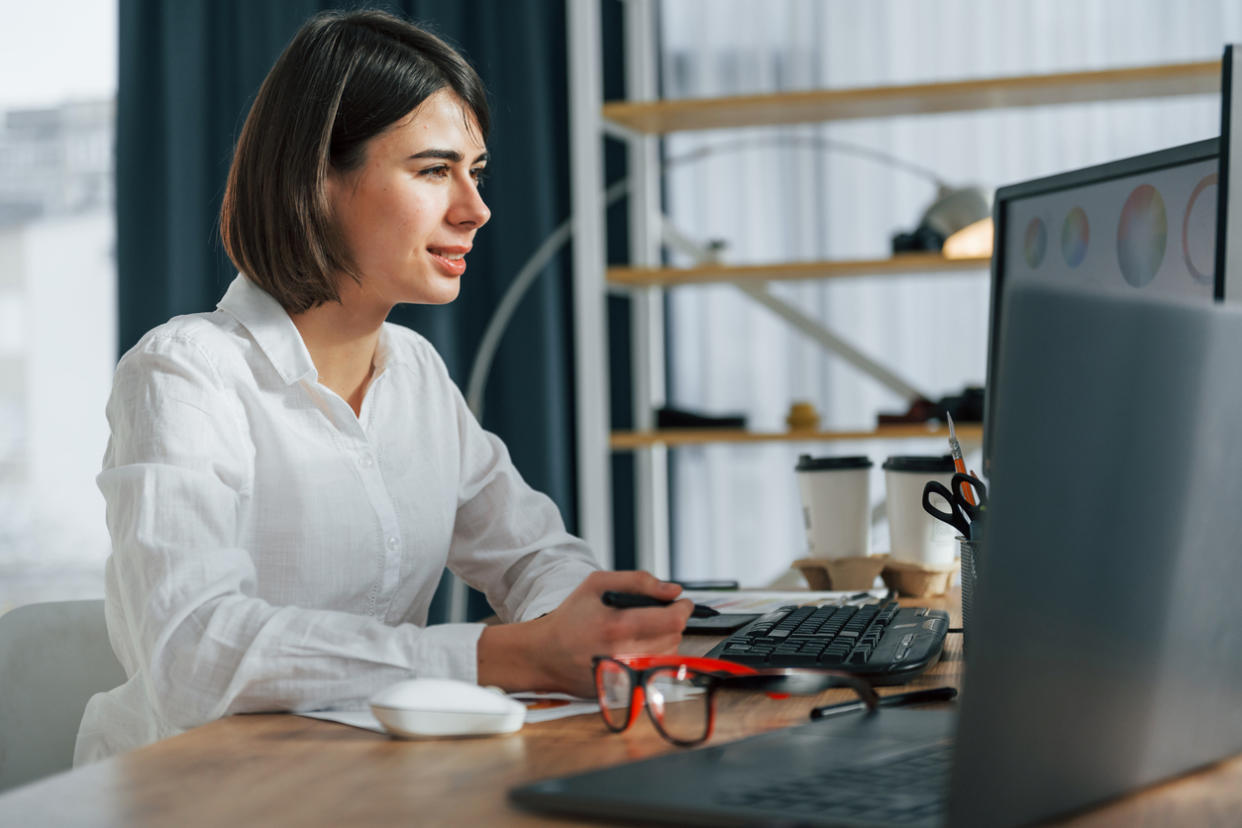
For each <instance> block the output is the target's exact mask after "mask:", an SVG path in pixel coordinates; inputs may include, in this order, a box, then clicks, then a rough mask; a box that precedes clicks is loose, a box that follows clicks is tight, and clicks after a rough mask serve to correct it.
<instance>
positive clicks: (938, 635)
mask: <svg viewBox="0 0 1242 828" xmlns="http://www.w3.org/2000/svg"><path fill="white" fill-rule="evenodd" d="M948 629H949V614H948V613H947V612H945V611H944V610H934V609H928V608H927V607H899V606H898V605H897V602H896V601H890V602H888V603H886V604H883V605H879V604H868V605H866V606H862V607H850V606H846V607H838V606H826V607H792V606H791V607H782V608H780V609H779V610H775V611H774V612H770V613H768V614H767V615H763V616H760V617H759V618H756V619H755V620H754V621H753V622H751V623H750V624H748V625H746V626H745V627H743V628H742V629H740V630H738V631H737V632H735V633H733V634H732V635H730V636H729V637H728V638H726V639H725V640H724V641H722V642H720V643H719V644H717V645H716V646H715V647H713V648H712V650H711V652H709V653H708V654H707V655H708V657H710V658H723V659H727V660H728V661H736V662H739V663H741V664H747V665H750V666H752V667H827V668H832V669H835V670H846V671H848V672H851V673H855V674H857V675H860V676H865V677H866V678H867V680H868V681H870V682H871V683H872V684H900V683H902V682H904V681H907V680H908V679H910V678H913V677H914V676H916V675H918V674H919V673H921V672H923V671H924V670H926V669H927V668H928V667H930V666H932V665H933V664H935V663H936V662H937V661H938V660H939V659H940V653H941V651H942V650H943V649H944V637H945V634H946V633H947V632H948Z"/></svg>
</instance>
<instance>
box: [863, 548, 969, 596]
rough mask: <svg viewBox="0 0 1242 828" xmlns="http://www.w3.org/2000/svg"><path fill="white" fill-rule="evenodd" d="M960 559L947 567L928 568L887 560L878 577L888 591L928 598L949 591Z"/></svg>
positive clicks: (922, 565)
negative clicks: (882, 580)
mask: <svg viewBox="0 0 1242 828" xmlns="http://www.w3.org/2000/svg"><path fill="white" fill-rule="evenodd" d="M886 557H887V556H886ZM961 566H962V561H961V558H957V559H955V560H954V561H953V563H951V564H949V565H947V566H928V565H927V564H917V563H910V562H908V561H895V560H889V561H887V562H886V563H885V564H884V569H883V571H882V572H881V573H880V577H881V578H883V579H884V584H885V586H887V587H888V588H889V589H892V590H896V592H897V594H898V595H903V596H906V597H908V598H930V597H931V596H934V595H944V594H945V593H946V592H948V591H949V585H950V584H952V583H953V576H955V575H956V574H957V572H958V570H959V569H961Z"/></svg>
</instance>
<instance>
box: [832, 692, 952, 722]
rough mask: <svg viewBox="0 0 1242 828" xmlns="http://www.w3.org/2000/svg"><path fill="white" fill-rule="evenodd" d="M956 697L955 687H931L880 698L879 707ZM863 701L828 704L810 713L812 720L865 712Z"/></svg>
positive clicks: (925, 702) (901, 705) (945, 699)
mask: <svg viewBox="0 0 1242 828" xmlns="http://www.w3.org/2000/svg"><path fill="white" fill-rule="evenodd" d="M956 695H957V688H956V687H933V688H931V689H930V690H912V691H910V692H909V693H894V694H892V695H891V696H880V707H905V706H907V705H911V704H928V703H930V702H938V701H948V700H949V699H951V698H953V697H954V696H956ZM866 709H867V703H866V702H863V701H848V702H842V703H841V704H829V705H825V706H824V707H816V708H814V709H813V710H812V711H811V718H812V719H826V718H828V717H830V716H840V715H841V714H843V713H853V712H854V711H855V710H866Z"/></svg>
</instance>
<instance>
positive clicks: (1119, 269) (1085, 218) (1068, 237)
mask: <svg viewBox="0 0 1242 828" xmlns="http://www.w3.org/2000/svg"><path fill="white" fill-rule="evenodd" d="M1220 146H1221V141H1220V140H1219V139H1216V138H1212V139H1209V140H1206V141H1199V142H1197V143H1193V144H1186V145H1184V146H1179V147H1173V148H1171V149H1166V150H1161V151H1159V152H1152V153H1148V154H1146V155H1139V156H1135V157H1133V158H1125V159H1122V160H1120V161H1112V162H1109V163H1107V164H1100V165H1097V166H1094V167H1087V168H1085V169H1080V170H1074V171H1072V172H1067V173H1062V174H1059V175H1053V176H1049V177H1047V178H1040V179H1037V180H1034V181H1026V182H1023V183H1020V184H1014V185H1011V186H1008V187H1002V188H1001V189H1000V190H998V191H997V192H996V201H995V207H994V211H993V221H994V224H995V238H994V242H993V248H992V298H991V314H990V323H989V328H990V329H989V334H988V342H989V351H988V377H987V390H986V392H985V400H984V432H983V470H984V474H985V475H987V474H990V471H991V465H992V463H991V461H992V457H991V446H992V442H993V440H992V436H993V431H994V423H993V422H992V420H993V416H992V415H993V409H994V407H995V400H996V398H997V397H996V387H997V383H998V382H1004V381H1005V378H1004V377H1000V376H998V375H997V374H998V366H999V358H998V357H999V355H1000V343H1001V337H1002V336H1003V335H1004V332H1003V331H1002V330H1001V325H1000V321H1001V317H1002V308H1003V302H1004V298H1005V291H1006V287H1007V286H1010V285H1013V284H1016V283H1019V282H1025V281H1038V282H1045V283H1057V284H1065V285H1083V286H1090V287H1091V288H1092V289H1095V290H1099V289H1102V290H1106V291H1108V290H1113V291H1117V292H1118V293H1120V294H1127V295H1134V294H1136V293H1140V292H1141V293H1145V294H1149V295H1152V296H1180V297H1189V298H1199V299H1202V300H1203V301H1204V302H1212V301H1213V300H1215V299H1219V298H1220V297H1222V296H1223V295H1224V278H1223V272H1222V270H1221V268H1220V267H1218V266H1217V244H1216V240H1217V237H1218V236H1223V235H1224V234H1223V233H1218V187H1217V179H1218V166H1217V164H1218V160H1219V155H1220V152H1219V151H1220ZM1239 287H1240V290H1239V293H1242V285H1240V286H1239ZM1084 347H1089V344H1088V343H1084ZM1054 402H1055V401H1052V400H1050V401H1049V404H1054Z"/></svg>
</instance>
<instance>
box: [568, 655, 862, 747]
mask: <svg viewBox="0 0 1242 828" xmlns="http://www.w3.org/2000/svg"><path fill="white" fill-rule="evenodd" d="M592 663H593V664H594V667H595V692H596V693H597V695H598V696H599V710H600V713H601V714H602V715H603V717H604V724H606V725H608V728H609V729H610V730H612V731H613V732H614V733H620V732H621V731H623V730H626V729H627V728H629V727H630V725H632V724H634V722H635V720H637V719H638V711H639V710H640V709H641V708H642V707H644V706H645V707H646V708H647V715H648V716H649V717H650V718H651V723H652V724H654V725H655V727H656V730H658V731H659V732H660V735H661V736H663V737H664V738H665V739H668V740H669V741H670V742H672V743H673V744H675V745H680V746H681V747H690V746H691V745H697V744H699V743H700V742H705V741H707V739H709V738H710V737H711V735H712V728H713V726H714V725H715V723H716V691H717V690H720V689H722V688H725V689H737V690H762V691H763V692H765V693H767V694H768V695H769V696H771V697H772V698H777V699H780V698H787V697H788V696H790V695H799V696H802V695H810V694H813V693H818V692H820V691H821V690H828V689H830V688H833V687H848V688H850V689H852V690H853V691H854V692H855V693H856V694H857V695H858V698H859V700H861V701H862V702H863V703H864V704H866V706H867V710H868V712H870V711H872V710H875V709H876V705H877V703H878V697H877V696H876V693H875V690H873V689H872V687H871V685H870V684H868V683H867V682H866V681H864V680H863V679H861V678H859V677H858V676H856V675H853V674H852V673H844V672H841V671H839V670H756V669H755V668H753V667H747V666H746V665H743V664H735V663H733V662H731V661H721V660H718V659H714V658H691V657H686V656H643V655H632V656H595V658H594V659H592Z"/></svg>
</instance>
